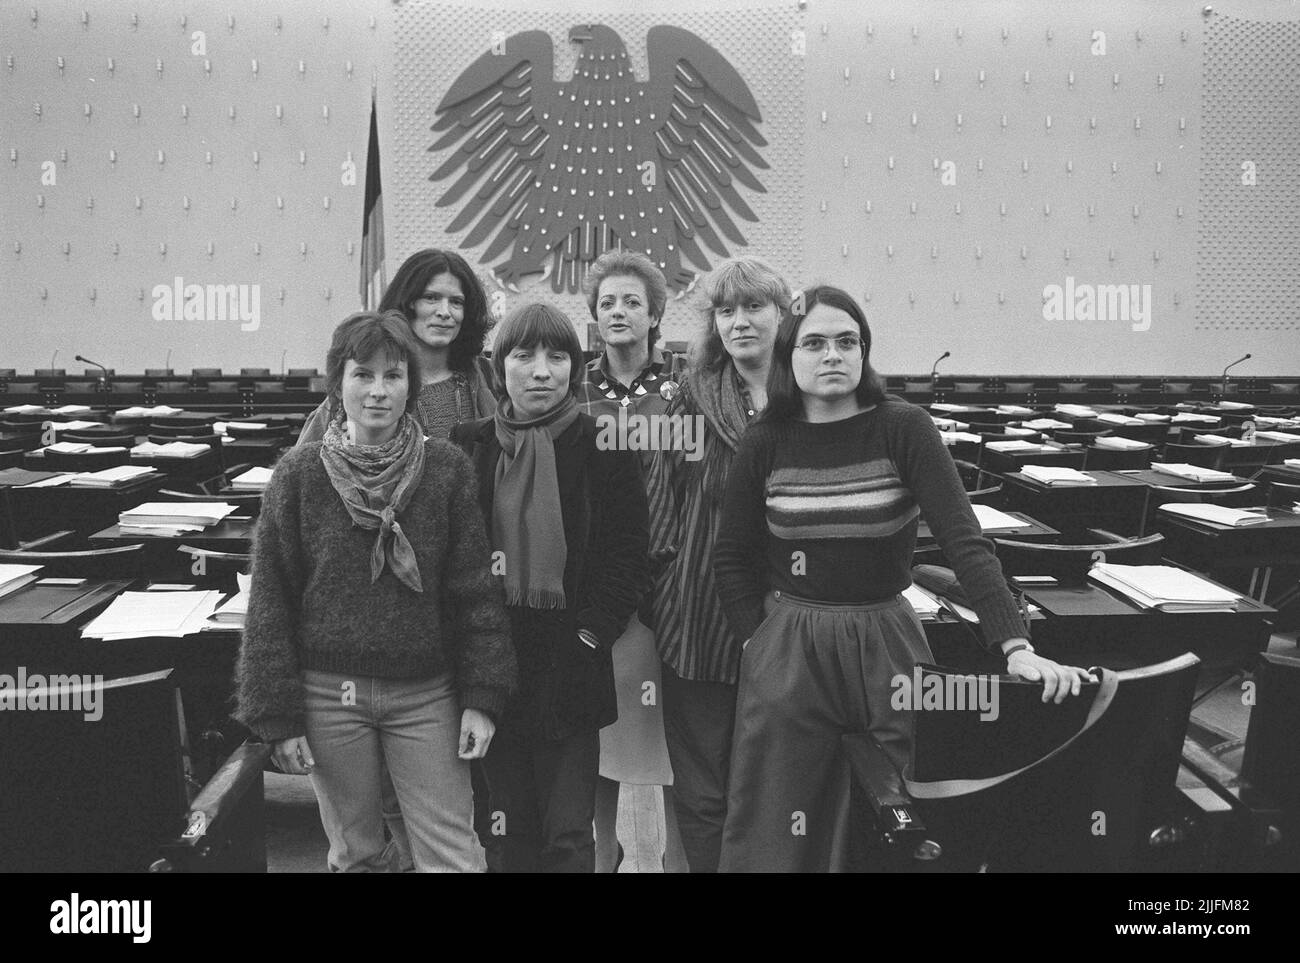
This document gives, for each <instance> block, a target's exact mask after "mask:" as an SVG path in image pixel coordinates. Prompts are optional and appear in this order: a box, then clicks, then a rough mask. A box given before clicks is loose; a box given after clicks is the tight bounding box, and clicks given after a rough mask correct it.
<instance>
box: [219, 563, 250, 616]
mask: <svg viewBox="0 0 1300 963" xmlns="http://www.w3.org/2000/svg"><path fill="white" fill-rule="evenodd" d="M235 581H236V582H237V583H238V585H239V592H238V593H237V594H236V595H235V596H234V597H232V598H231V599H230V600H229V601H226V602H223V603H222V604H221V605H220V606H218V607H217V610H216V611H215V612H213V613H212V614H211V615H210V616H208V621H209V622H212V623H214V624H216V625H241V626H242V625H243V624H244V618H245V617H246V616H247V615H248V590H249V588H250V587H251V586H252V583H253V577H252V576H251V575H244V574H243V573H242V572H238V573H236V574H235Z"/></svg>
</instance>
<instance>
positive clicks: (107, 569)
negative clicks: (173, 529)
mask: <svg viewBox="0 0 1300 963" xmlns="http://www.w3.org/2000/svg"><path fill="white" fill-rule="evenodd" d="M0 563H3V564H6V565H44V566H45V571H44V572H42V573H41V574H42V575H45V576H50V577H51V578H127V579H130V578H143V577H144V546H143V545H120V546H116V547H114V548H96V549H91V550H89V551H84V552H26V551H18V550H15V551H0Z"/></svg>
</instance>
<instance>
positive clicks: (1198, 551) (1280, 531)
mask: <svg viewBox="0 0 1300 963" xmlns="http://www.w3.org/2000/svg"><path fill="white" fill-rule="evenodd" d="M1260 511H1261V512H1266V513H1267V514H1268V519H1269V520H1268V521H1267V522H1262V523H1259V524H1255V525H1220V524H1218V523H1216V522H1208V521H1201V520H1199V519H1193V518H1187V517H1184V516H1181V515H1174V514H1171V513H1170V512H1162V511H1160V510H1158V509H1157V510H1155V511H1153V512H1152V513H1151V526H1152V528H1154V530H1155V531H1157V532H1159V533H1160V534H1161V535H1163V536H1164V537H1165V550H1164V554H1165V557H1166V558H1168V559H1172V560H1173V561H1175V562H1178V563H1180V564H1182V565H1185V566H1187V567H1188V568H1192V569H1195V570H1197V571H1201V572H1208V573H1209V574H1210V575H1211V576H1213V577H1216V578H1220V577H1225V576H1229V577H1230V576H1234V575H1235V576H1236V578H1235V579H1234V581H1243V580H1244V578H1243V577H1244V573H1245V571H1246V570H1251V569H1256V570H1257V569H1272V568H1275V567H1280V566H1291V567H1294V566H1300V515H1297V514H1296V513H1295V512H1293V511H1290V510H1289V509H1285V508H1269V509H1260ZM1257 574H1258V573H1255V575H1257ZM1256 581H1257V578H1256V577H1254V576H1252V578H1251V584H1250V587H1249V589H1248V590H1247V591H1248V592H1249V593H1250V594H1252V595H1254V594H1255V592H1256V590H1257V588H1258V591H1259V595H1258V597H1259V598H1261V599H1262V598H1264V597H1265V595H1266V594H1267V592H1268V582H1269V579H1268V575H1267V574H1266V575H1265V577H1264V579H1263V582H1262V584H1260V585H1259V586H1258V587H1257V586H1256V584H1255V583H1256Z"/></svg>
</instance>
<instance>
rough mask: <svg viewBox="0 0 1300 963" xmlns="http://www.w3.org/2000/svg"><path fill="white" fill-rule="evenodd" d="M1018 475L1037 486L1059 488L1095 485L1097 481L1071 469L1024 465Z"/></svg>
mask: <svg viewBox="0 0 1300 963" xmlns="http://www.w3.org/2000/svg"><path fill="white" fill-rule="evenodd" d="M1020 474H1022V475H1024V476H1025V477H1026V478H1030V479H1032V480H1034V481H1036V482H1038V483H1039V484H1042V485H1050V486H1052V487H1053V488H1060V487H1062V486H1068V485H1095V484H1097V479H1095V478H1093V477H1092V476H1091V475H1087V474H1084V473H1083V472H1081V471H1077V470H1075V469H1073V468H1056V467H1052V466H1048V465H1025V466H1024V467H1022V468H1021V469H1020Z"/></svg>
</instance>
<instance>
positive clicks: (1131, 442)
mask: <svg viewBox="0 0 1300 963" xmlns="http://www.w3.org/2000/svg"><path fill="white" fill-rule="evenodd" d="M1093 444H1094V445H1096V446H1097V447H1098V448H1111V449H1113V450H1115V451H1138V450H1140V449H1143V448H1150V447H1151V446H1150V445H1148V444H1147V443H1146V442H1144V441H1137V440H1135V439H1133V438H1121V437H1119V435H1099V436H1098V437H1097V438H1096V439H1094V440H1093Z"/></svg>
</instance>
